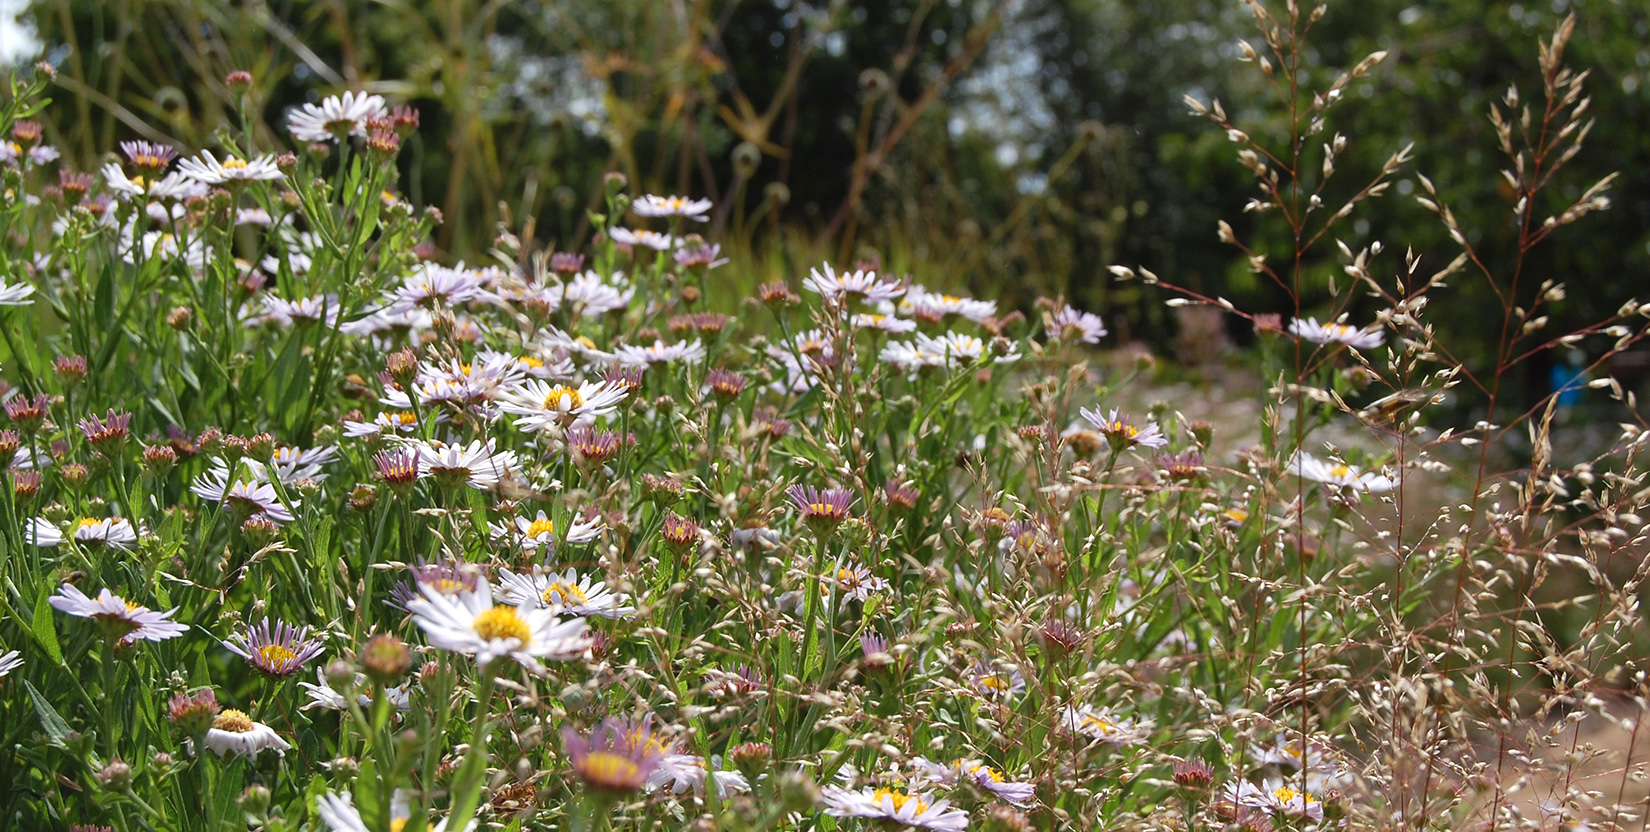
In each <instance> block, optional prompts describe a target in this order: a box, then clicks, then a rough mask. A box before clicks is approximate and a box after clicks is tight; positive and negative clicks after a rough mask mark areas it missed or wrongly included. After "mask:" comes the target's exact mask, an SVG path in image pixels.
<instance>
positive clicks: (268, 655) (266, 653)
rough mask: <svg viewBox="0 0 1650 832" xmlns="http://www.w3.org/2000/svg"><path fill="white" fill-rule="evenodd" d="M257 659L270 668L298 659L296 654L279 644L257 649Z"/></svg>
mask: <svg viewBox="0 0 1650 832" xmlns="http://www.w3.org/2000/svg"><path fill="white" fill-rule="evenodd" d="M258 658H259V659H261V660H262V661H263V663H264V664H266V665H268V666H270V667H280V666H281V665H284V664H286V663H287V662H290V661H292V660H293V659H296V658H298V654H297V653H294V652H292V651H291V650H290V649H288V648H286V647H283V646H281V645H279V644H271V645H267V646H265V647H260V648H258Z"/></svg>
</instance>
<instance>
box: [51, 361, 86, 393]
mask: <svg viewBox="0 0 1650 832" xmlns="http://www.w3.org/2000/svg"><path fill="white" fill-rule="evenodd" d="M52 372H53V373H56V374H57V379H58V380H59V381H61V382H63V386H64V387H73V386H75V385H76V384H79V383H80V380H81V379H83V378H85V377H86V372H87V367H86V356H84V355H60V356H58V357H56V358H53V359H52Z"/></svg>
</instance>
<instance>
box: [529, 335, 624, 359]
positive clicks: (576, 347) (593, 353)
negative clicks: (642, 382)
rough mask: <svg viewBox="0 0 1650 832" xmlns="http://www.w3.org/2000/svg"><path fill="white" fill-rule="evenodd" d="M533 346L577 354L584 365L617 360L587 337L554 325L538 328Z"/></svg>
mask: <svg viewBox="0 0 1650 832" xmlns="http://www.w3.org/2000/svg"><path fill="white" fill-rule="evenodd" d="M534 346H536V347H537V348H538V349H539V350H540V351H541V352H542V351H547V350H548V351H551V352H566V353H568V354H570V355H575V356H578V358H579V359H580V360H581V361H583V362H584V363H585V365H586V366H605V365H609V364H612V363H613V362H614V361H616V360H618V357H617V356H615V355H614V354H613V353H611V352H603V351H602V350H600V349H598V348H597V347H596V342H594V341H592V340H590V338H589V337H587V336H584V335H580V336H579V337H577V338H575V337H573V336H572V335H569V334H567V333H566V332H563V331H561V330H559V329H557V328H556V327H554V326H546V327H545V328H543V329H541V330H539V332H538V337H537V339H536V340H535V343H534Z"/></svg>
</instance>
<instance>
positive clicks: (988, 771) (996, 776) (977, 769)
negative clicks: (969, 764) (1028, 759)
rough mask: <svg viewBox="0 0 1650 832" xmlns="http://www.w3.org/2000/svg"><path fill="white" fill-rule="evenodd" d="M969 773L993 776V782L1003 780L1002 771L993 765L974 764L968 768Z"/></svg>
mask: <svg viewBox="0 0 1650 832" xmlns="http://www.w3.org/2000/svg"><path fill="white" fill-rule="evenodd" d="M968 773H969V774H984V775H985V776H987V777H989V778H991V782H993V783H1001V782H1003V775H1002V773H1001V772H999V771H997V770H996V769H994V768H992V767H991V766H974V767H973V768H971V769H969V770H968Z"/></svg>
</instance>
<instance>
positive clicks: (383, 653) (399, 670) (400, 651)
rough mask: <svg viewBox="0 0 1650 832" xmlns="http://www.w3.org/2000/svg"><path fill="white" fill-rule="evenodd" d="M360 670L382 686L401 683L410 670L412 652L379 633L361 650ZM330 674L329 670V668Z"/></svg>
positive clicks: (403, 643)
mask: <svg viewBox="0 0 1650 832" xmlns="http://www.w3.org/2000/svg"><path fill="white" fill-rule="evenodd" d="M360 658H361V669H362V670H364V671H366V674H367V678H369V679H371V680H373V681H374V682H377V683H379V684H381V685H384V686H386V687H387V686H389V685H393V684H395V683H396V682H399V681H401V677H403V676H405V675H407V671H408V670H410V669H411V668H412V663H413V655H412V651H411V650H409V649H408V648H407V643H406V642H404V641H402V640H401V639H398V638H396V637H395V636H392V635H390V634H388V633H379V634H378V635H375V636H373V637H372V638H370V639H368V640H367V643H366V645H365V646H363V647H362V648H361V654H360ZM329 672H330V668H329Z"/></svg>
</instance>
